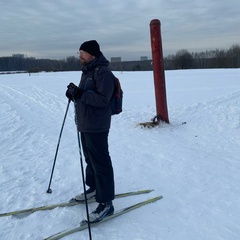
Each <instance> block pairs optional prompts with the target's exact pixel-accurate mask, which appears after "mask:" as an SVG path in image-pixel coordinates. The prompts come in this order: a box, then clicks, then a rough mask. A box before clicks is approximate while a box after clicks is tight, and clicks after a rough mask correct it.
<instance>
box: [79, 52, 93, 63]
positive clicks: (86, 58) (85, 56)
mask: <svg viewBox="0 0 240 240" xmlns="http://www.w3.org/2000/svg"><path fill="white" fill-rule="evenodd" d="M79 59H80V64H81V65H87V64H88V63H90V62H91V61H92V60H94V59H95V57H94V56H92V55H91V54H89V53H88V52H85V51H83V50H80V52H79Z"/></svg>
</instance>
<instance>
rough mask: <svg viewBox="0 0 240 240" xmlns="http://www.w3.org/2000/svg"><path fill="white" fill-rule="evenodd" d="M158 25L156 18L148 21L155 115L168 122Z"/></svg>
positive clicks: (159, 24)
mask: <svg viewBox="0 0 240 240" xmlns="http://www.w3.org/2000/svg"><path fill="white" fill-rule="evenodd" d="M160 26H161V23H160V21H159V20H158V19H153V20H152V21H151V22H150V35H151V48H152V64H153V76H154V86H155V98H156V110H157V116H158V117H160V118H161V120H163V121H165V122H166V123H169V119H168V109H167V97H166V86H165V74H164V65H163V53H162V39H161V30H160Z"/></svg>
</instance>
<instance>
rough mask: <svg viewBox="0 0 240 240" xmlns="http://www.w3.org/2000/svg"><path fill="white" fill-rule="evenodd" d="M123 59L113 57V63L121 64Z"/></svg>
mask: <svg viewBox="0 0 240 240" xmlns="http://www.w3.org/2000/svg"><path fill="white" fill-rule="evenodd" d="M121 61H122V58H121V57H111V62H121Z"/></svg>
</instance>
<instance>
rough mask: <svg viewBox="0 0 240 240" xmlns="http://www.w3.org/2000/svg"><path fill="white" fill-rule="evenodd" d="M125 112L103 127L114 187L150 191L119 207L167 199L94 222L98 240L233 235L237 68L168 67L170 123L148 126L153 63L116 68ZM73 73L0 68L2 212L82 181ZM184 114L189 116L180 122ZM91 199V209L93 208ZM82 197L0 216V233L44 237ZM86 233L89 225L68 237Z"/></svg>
mask: <svg viewBox="0 0 240 240" xmlns="http://www.w3.org/2000/svg"><path fill="white" fill-rule="evenodd" d="M116 75H117V76H118V77H119V79H120V80H121V83H122V86H123V89H124V112H123V113H122V114H120V115H118V116H113V119H112V129H111V131H110V136H109V145H110V153H111V157H112V159H113V165H114V170H115V179H116V192H125V191H131V190H137V189H144V188H150V189H155V191H154V192H152V193H150V194H148V195H143V196H137V197H129V198H126V199H122V200H119V199H118V200H115V201H114V204H115V208H116V209H119V208H122V207H125V206H127V205H129V204H134V203H136V202H138V201H141V200H144V199H146V198H150V197H154V196H156V195H162V196H163V199H162V200H160V201H158V202H156V203H153V204H151V205H148V206H145V207H142V208H141V209H139V210H135V211H134V212H131V213H128V214H126V215H124V216H122V217H119V218H116V219H113V220H111V221H110V222H106V223H103V224H101V225H99V226H96V227H94V228H92V235H93V239H94V240H96V239H97V240H103V239H104V240H106V239H111V240H114V239H119V240H120V239H121V240H125V239H126V240H127V239H135V240H146V239H154V240H155V239H156V240H158V239H164V240H193V239H194V240H236V239H238V238H239V236H240V223H239V215H240V207H239V194H240V192H239V187H238V185H239V184H238V183H239V181H240V177H239V176H240V174H239V170H240V163H239V149H240V135H239V131H240V82H239V79H240V70H239V69H227V70H226V69H221V70H216V69H213V70H189V71H166V86H167V96H168V109H169V118H170V124H164V123H162V124H161V125H160V126H159V127H157V128H153V129H144V128H140V127H139V126H137V123H139V122H144V121H149V120H150V119H151V118H152V117H154V115H155V104H154V95H153V94H154V91H153V83H152V73H151V72H129V73H127V72H123V73H120V72H116ZM78 80H79V72H71V73H39V74H33V75H31V76H28V75H27V74H15V75H0V94H1V99H0V123H1V124H0V130H1V138H0V158H1V166H0V174H1V178H0V179H1V180H0V187H1V204H0V212H1V213H2V212H6V211H13V210H17V209H22V208H28V207H34V206H41V205H45V204H49V203H57V202H64V201H67V200H68V199H70V198H71V197H73V196H74V195H76V194H77V193H78V192H79V191H81V189H82V179H81V173H80V166H79V164H80V163H79V153H78V146H77V137H76V136H77V135H76V127H75V124H74V110H73V106H72V105H71V106H70V108H69V112H68V116H67V119H66V123H65V127H64V131H63V136H62V140H61V144H60V148H59V153H58V158H57V163H56V167H55V172H54V176H53V182H52V186H51V187H52V190H53V193H52V194H46V190H47V187H48V182H49V177H50V171H51V168H52V163H53V158H54V154H55V150H56V146H57V140H58V136H59V132H60V128H61V124H62V121H63V117H64V113H65V110H66V106H67V100H66V98H65V96H64V95H65V90H66V86H67V84H68V83H69V82H70V81H75V83H78ZM183 122H186V124H182V123H183ZM95 206H96V205H95V204H90V210H92V209H93V208H95ZM84 216H85V208H84V206H75V207H71V208H70V207H69V208H61V209H54V210H51V211H44V212H36V213H33V214H31V215H28V216H22V217H21V216H20V217H5V218H0V231H1V238H0V239H1V240H9V239H14V240H22V239H24V240H27V239H34V240H35V239H36V240H37V239H43V238H44V237H47V236H49V235H51V234H54V233H56V232H58V231H61V230H63V229H67V228H70V227H73V226H75V225H77V224H78V223H79V222H80V220H81V219H82V218H83V217H84ZM79 238H81V239H88V232H87V231H83V232H81V233H75V234H73V235H71V236H69V237H66V238H64V239H71V240H74V239H79Z"/></svg>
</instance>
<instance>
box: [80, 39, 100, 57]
mask: <svg viewBox="0 0 240 240" xmlns="http://www.w3.org/2000/svg"><path fill="white" fill-rule="evenodd" d="M79 50H83V51H85V52H87V53H89V54H91V55H93V56H95V57H99V56H100V54H101V51H100V47H99V44H98V43H97V41H96V40H90V41H86V42H84V43H83V44H82V45H81V46H80V48H79Z"/></svg>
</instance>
